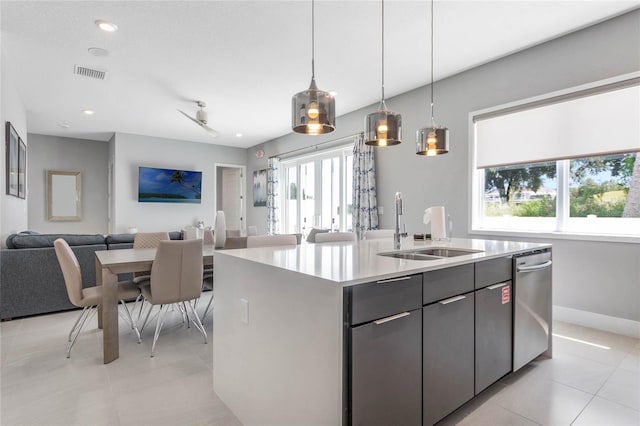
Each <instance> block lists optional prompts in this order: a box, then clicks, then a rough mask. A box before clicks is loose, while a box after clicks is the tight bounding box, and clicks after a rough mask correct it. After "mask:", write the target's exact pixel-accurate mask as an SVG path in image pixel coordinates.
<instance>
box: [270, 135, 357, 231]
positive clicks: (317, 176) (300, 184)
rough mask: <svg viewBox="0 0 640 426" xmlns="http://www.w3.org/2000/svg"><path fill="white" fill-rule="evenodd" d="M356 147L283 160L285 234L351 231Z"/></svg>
mask: <svg viewBox="0 0 640 426" xmlns="http://www.w3.org/2000/svg"><path fill="white" fill-rule="evenodd" d="M352 151H353V146H352V145H351V144H349V145H348V146H343V147H340V148H337V149H331V150H327V151H324V152H321V153H318V154H313V155H309V156H304V157H298V158H292V159H289V160H282V161H281V163H280V164H281V170H283V176H284V179H283V180H282V181H281V185H282V188H281V191H280V193H281V194H283V195H284V196H283V197H282V203H283V206H282V212H283V215H282V216H283V217H282V223H283V228H282V232H284V233H298V232H300V233H303V234H305V235H306V234H308V232H309V230H310V229H311V228H313V227H315V228H324V229H333V230H335V231H351V227H352V225H351V224H352V213H351V209H352V205H351V204H352V181H353V152H352Z"/></svg>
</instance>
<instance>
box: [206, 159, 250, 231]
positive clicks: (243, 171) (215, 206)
mask: <svg viewBox="0 0 640 426" xmlns="http://www.w3.org/2000/svg"><path fill="white" fill-rule="evenodd" d="M218 168H223V169H240V173H241V176H240V191H241V193H240V195H241V197H242V204H241V206H240V214H241V215H242V216H241V217H242V220H241V229H240V231H241V232H242V233H245V232H246V229H247V194H246V190H247V166H244V165H242V164H229V163H213V171H214V173H213V215H212V217H214V218H215V217H216V212H217V211H218V210H219V209H218Z"/></svg>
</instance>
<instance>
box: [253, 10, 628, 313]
mask: <svg viewBox="0 0 640 426" xmlns="http://www.w3.org/2000/svg"><path fill="white" fill-rule="evenodd" d="M408 54H410V53H409V52H408ZM436 66H437V64H436ZM638 70H640V11H638V10H636V11H633V12H631V13H628V14H625V15H622V16H619V17H617V18H614V19H611V20H609V21H605V22H603V23H600V24H598V25H595V26H592V27H589V28H586V29H583V30H581V31H578V32H575V33H572V34H569V35H566V36H564V37H561V38H559V39H556V40H552V41H549V42H547V43H544V44H541V45H538V46H535V47H532V48H530V49H527V50H524V51H521V52H518V53H516V54H513V55H510V56H508V57H505V58H502V59H499V60H496V61H493V62H490V63H488V64H485V65H482V66H480V67H477V68H474V69H471V70H469V71H466V72H463V73H460V74H458V75H454V76H452V77H450V78H447V79H445V80H442V81H438V82H436V86H435V89H436V91H435V92H436V98H435V102H436V121H437V122H438V123H439V124H442V125H446V126H447V127H449V129H450V131H451V151H450V153H449V154H448V155H445V156H441V157H432V158H426V157H420V156H417V155H415V142H414V138H415V136H414V132H415V131H416V130H417V129H418V128H420V127H423V126H425V125H427V124H428V116H427V110H428V103H427V102H428V90H427V89H428V87H421V88H419V89H416V90H413V91H411V92H408V93H405V94H402V95H399V96H396V97H394V98H392V99H389V100H388V101H387V106H388V107H389V109H391V110H393V111H396V112H399V113H401V114H402V119H403V128H404V137H403V140H404V142H403V143H402V144H401V145H399V146H395V147H389V148H379V149H378V150H377V154H376V155H377V159H376V165H377V176H378V205H379V206H383V207H384V210H385V213H386V214H384V215H381V216H380V226H381V227H383V228H390V227H392V225H393V216H392V215H390V213H391V212H392V211H393V210H392V207H393V197H394V193H395V192H396V191H401V192H402V193H403V194H404V199H405V203H404V207H405V221H406V223H407V229H408V231H409V233H414V232H420V231H422V230H423V229H424V225H422V213H423V211H424V209H425V208H426V207H429V206H432V205H444V206H446V208H447V211H448V213H450V214H451V217H452V219H453V222H454V232H453V235H454V236H455V237H468V236H469V234H468V231H469V229H468V223H469V216H470V200H469V182H470V170H469V169H470V167H469V127H468V120H469V113H470V112H472V111H476V110H479V109H483V108H488V107H492V106H496V105H501V104H504V103H508V102H512V101H517V100H521V99H525V98H529V97H533V96H537V95H542V94H546V93H549V92H553V91H557V90H560V89H566V88H570V87H573V86H578V85H581V84H586V83H590V82H594V81H598V80H601V79H605V78H609V77H613V76H616V75H620V74H626V73H630V72H634V71H638ZM337 102H340V99H339V98H338V99H337ZM375 107H376V105H372V106H370V107H367V108H364V109H362V110H358V111H355V112H352V113H349V114H347V115H344V116H341V117H338V119H337V130H336V131H335V132H334V133H332V134H330V135H325V136H322V137H309V136H304V135H294V134H289V135H286V136H283V137H280V138H278V139H275V140H273V141H270V142H268V143H265V144H261V145H258V146H256V147H253V148H250V149H249V150H248V151H247V173H248V174H249V175H250V174H251V173H252V172H253V170H257V169H264V168H265V167H266V158H267V157H269V156H271V155H275V154H278V153H282V152H286V151H289V150H292V149H296V148H300V147H302V146H308V145H312V144H316V143H319V142H322V141H325V140H331V139H335V138H339V137H342V136H346V135H349V134H354V133H357V132H361V131H362V130H363V122H364V117H365V116H366V114H367V113H369V112H371V111H374V110H375ZM539 130H540V129H532V131H539ZM258 149H264V151H265V157H264V158H262V159H256V157H255V152H256V150H258ZM249 185H250V183H249V182H248V186H247V193H250V189H251V188H250V187H249ZM247 223H248V224H256V225H258V226H259V230H260V232H261V233H264V232H266V210H265V209H264V208H262V209H260V208H253V207H252V206H251V205H250V204H249V205H248V211H247ZM484 238H492V237H491V236H489V237H484ZM512 239H518V240H522V239H525V238H521V237H517V238H516V237H513V238H512ZM552 242H553V243H554V244H555V250H554V258H555V260H556V262H555V268H554V280H555V283H554V284H555V289H554V304H557V305H561V306H565V307H570V308H574V309H580V310H586V311H591V312H596V313H600V314H604V315H610V316H614V317H619V318H626V319H630V320H635V321H640V285H639V284H638V283H639V282H640V262H638V261H637V259H639V258H640V244H630V243H615V242H611V243H595V242H584V241H566V240H564V241H563V240H552ZM599 246H603V247H606V250H607V254H606V255H605V256H602V255H601V254H598V251H599V250H595V249H594V248H595V247H599ZM624 259H636V260H635V261H629V262H622V261H621V260H624ZM585 265H586V266H585ZM576 271H580V272H576ZM613 278H615V280H614V279H613ZM605 288H606V290H605ZM603 292H604V293H605V294H606V295H609V297H603Z"/></svg>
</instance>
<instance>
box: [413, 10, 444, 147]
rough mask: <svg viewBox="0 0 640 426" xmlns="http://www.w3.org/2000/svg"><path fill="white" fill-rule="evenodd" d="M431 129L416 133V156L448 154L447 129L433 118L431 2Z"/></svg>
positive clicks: (426, 128) (427, 128)
mask: <svg viewBox="0 0 640 426" xmlns="http://www.w3.org/2000/svg"><path fill="white" fill-rule="evenodd" d="M430 89H431V127H423V128H422V129H418V131H417V132H416V154H418V155H427V156H434V155H441V154H446V153H447V152H449V129H447V128H446V127H441V126H436V121H435V119H434V118H433V0H431V86H430Z"/></svg>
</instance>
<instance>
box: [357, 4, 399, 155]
mask: <svg viewBox="0 0 640 426" xmlns="http://www.w3.org/2000/svg"><path fill="white" fill-rule="evenodd" d="M364 143H365V144H367V145H373V146H391V145H398V144H399V143H402V116H401V115H400V114H396V113H395V112H393V111H389V110H388V109H387V105H386V104H385V102H384V0H382V100H381V101H380V105H379V106H378V110H377V111H375V112H372V113H371V114H368V115H367V117H366V118H365V119H364Z"/></svg>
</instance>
